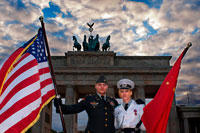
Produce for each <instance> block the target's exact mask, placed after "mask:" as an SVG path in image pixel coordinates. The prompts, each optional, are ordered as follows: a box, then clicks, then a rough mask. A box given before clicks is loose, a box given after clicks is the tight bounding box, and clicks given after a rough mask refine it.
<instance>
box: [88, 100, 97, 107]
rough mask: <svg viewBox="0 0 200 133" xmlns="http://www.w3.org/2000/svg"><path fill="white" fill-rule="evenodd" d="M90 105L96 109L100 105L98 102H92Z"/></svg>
mask: <svg viewBox="0 0 200 133" xmlns="http://www.w3.org/2000/svg"><path fill="white" fill-rule="evenodd" d="M90 104H91V105H92V106H93V107H94V108H95V107H96V106H97V105H98V104H99V103H98V102H95V101H94V102H90Z"/></svg>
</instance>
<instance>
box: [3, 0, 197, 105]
mask: <svg viewBox="0 0 200 133" xmlns="http://www.w3.org/2000/svg"><path fill="white" fill-rule="evenodd" d="M40 16H44V22H45V26H46V32H47V37H48V42H49V45H50V48H51V54H52V55H60V56H64V52H66V51H72V50H73V48H72V47H73V40H72V36H73V35H75V36H76V37H77V39H78V41H79V43H82V41H83V36H84V35H87V37H88V36H89V31H88V26H87V24H86V23H93V22H94V23H95V24H94V26H93V28H94V31H93V35H96V34H99V37H100V38H99V39H100V45H102V44H103V43H104V42H105V40H106V37H107V36H108V35H111V39H110V43H111V49H110V50H111V51H114V52H116V53H117V55H120V56H172V59H171V62H170V65H171V66H172V65H173V64H174V61H175V60H176V59H177V58H178V56H179V55H180V54H181V52H182V50H183V49H184V48H185V47H186V44H187V43H188V42H192V44H193V46H192V47H191V48H190V49H189V51H188V52H187V54H186V56H185V57H184V59H183V61H182V65H181V71H180V74H179V80H178V84H177V89H176V99H177V104H188V98H189V103H190V104H192V105H195V104H199V103H200V78H199V77H200V76H199V75H200V1H199V0H1V1H0V62H2V60H3V59H4V58H5V57H7V56H9V55H10V54H11V53H12V51H13V50H14V49H16V48H17V47H19V46H21V45H22V44H23V43H24V42H26V41H28V40H29V39H30V38H31V37H33V36H34V35H35V34H36V33H37V30H38V28H39V27H40V21H39V17H40Z"/></svg>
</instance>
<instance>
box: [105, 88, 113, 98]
mask: <svg viewBox="0 0 200 133" xmlns="http://www.w3.org/2000/svg"><path fill="white" fill-rule="evenodd" d="M111 87H112V86H111ZM111 87H109V88H108V90H107V93H106V95H107V96H109V97H112V98H115V91H114V88H113V87H112V88H111Z"/></svg>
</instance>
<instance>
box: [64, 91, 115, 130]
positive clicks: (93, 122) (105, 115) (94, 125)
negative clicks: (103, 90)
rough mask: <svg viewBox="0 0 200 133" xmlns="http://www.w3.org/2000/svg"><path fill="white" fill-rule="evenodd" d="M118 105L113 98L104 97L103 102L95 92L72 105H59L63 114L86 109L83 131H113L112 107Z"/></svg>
mask: <svg viewBox="0 0 200 133" xmlns="http://www.w3.org/2000/svg"><path fill="white" fill-rule="evenodd" d="M117 105H118V103H117V101H116V100H115V99H113V98H110V97H106V101H105V102H104V101H103V100H102V99H101V98H100V97H99V96H98V95H97V94H93V95H89V96H86V98H85V99H84V100H82V101H81V102H79V103H77V104H73V105H61V109H62V111H63V114H74V113H79V112H81V111H83V110H86V112H87V114H88V123H87V127H86V129H85V132H93V133H114V132H115V128H114V108H115V107H116V106H117Z"/></svg>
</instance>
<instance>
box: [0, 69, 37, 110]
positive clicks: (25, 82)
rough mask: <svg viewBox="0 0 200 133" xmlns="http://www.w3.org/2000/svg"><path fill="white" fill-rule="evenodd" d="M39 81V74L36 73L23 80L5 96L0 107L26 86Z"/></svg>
mask: <svg viewBox="0 0 200 133" xmlns="http://www.w3.org/2000/svg"><path fill="white" fill-rule="evenodd" d="M37 81H39V76H38V74H37V73H36V74H34V75H32V76H31V77H29V78H26V79H25V80H23V81H22V82H20V83H19V84H18V85H16V86H15V87H14V88H13V89H12V90H11V91H10V92H9V94H8V95H7V96H6V97H5V98H4V100H3V101H2V103H1V104H0V109H1V108H2V107H3V106H4V105H5V104H6V103H7V102H8V101H9V100H10V99H11V98H12V97H13V96H14V95H15V94H16V93H17V92H19V91H20V90H23V89H24V88H25V87H27V86H29V85H31V84H33V83H35V82H37Z"/></svg>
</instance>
